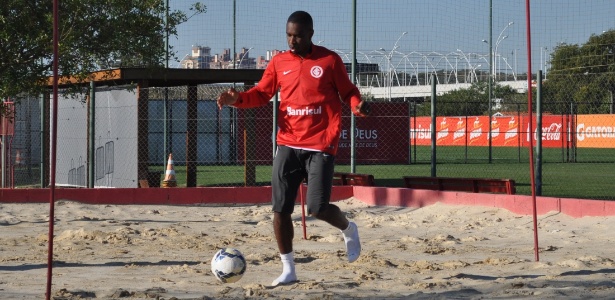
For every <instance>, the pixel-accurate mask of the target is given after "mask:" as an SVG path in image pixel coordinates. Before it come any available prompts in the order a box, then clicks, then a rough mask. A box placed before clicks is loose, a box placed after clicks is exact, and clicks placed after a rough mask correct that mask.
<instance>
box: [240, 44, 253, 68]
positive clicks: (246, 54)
mask: <svg viewBox="0 0 615 300" xmlns="http://www.w3.org/2000/svg"><path fill="white" fill-rule="evenodd" d="M253 48H254V47H250V48H248V50H247V51H246V52H244V53H242V54H241V59H240V60H239V68H240V69H244V68H243V65H242V64H241V63H242V62H243V59H244V58H245V57H246V56H248V52H250V50H252V49H253ZM244 49H245V48H244ZM249 66H250V63H249V61H248V67H249ZM246 69H249V68H246Z"/></svg>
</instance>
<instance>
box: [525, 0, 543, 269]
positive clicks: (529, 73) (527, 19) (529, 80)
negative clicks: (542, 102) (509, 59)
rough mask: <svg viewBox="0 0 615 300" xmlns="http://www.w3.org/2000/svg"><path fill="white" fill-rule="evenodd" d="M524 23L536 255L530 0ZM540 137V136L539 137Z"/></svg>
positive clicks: (536, 231) (536, 249)
mask: <svg viewBox="0 0 615 300" xmlns="http://www.w3.org/2000/svg"><path fill="white" fill-rule="evenodd" d="M525 23H526V27H527V34H526V37H527V87H528V93H527V114H528V119H529V120H528V122H529V125H530V126H529V127H530V141H529V142H530V143H529V150H530V183H531V186H532V205H533V207H532V208H533V218H534V256H535V258H536V261H539V256H538V218H537V216H536V178H535V176H534V138H533V134H532V111H533V110H532V33H531V30H530V0H526V1H525ZM539 138H540V137H539Z"/></svg>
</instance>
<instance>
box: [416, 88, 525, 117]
mask: <svg viewBox="0 0 615 300" xmlns="http://www.w3.org/2000/svg"><path fill="white" fill-rule="evenodd" d="M488 93H489V84H488V83H487V82H485V81H479V82H475V83H473V84H472V85H471V86H470V87H469V88H463V89H457V90H453V91H450V92H447V93H444V94H442V95H441V96H438V97H437V98H436V101H437V104H436V110H437V112H436V113H437V114H438V116H480V115H487V114H488V112H489V106H488V102H487V98H488V97H487V94H488ZM493 95H494V99H502V102H503V103H504V106H506V105H508V104H513V103H517V102H518V99H519V94H518V93H517V92H516V91H515V90H514V89H513V88H512V87H510V86H506V85H499V84H497V83H496V84H495V85H493ZM492 104H493V103H492ZM504 108H505V107H504ZM515 109H516V107H515ZM430 111H431V104H430V103H429V102H425V104H423V105H421V107H419V108H418V110H417V114H418V115H425V116H428V115H430ZM493 112H495V111H493Z"/></svg>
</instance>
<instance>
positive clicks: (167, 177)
mask: <svg viewBox="0 0 615 300" xmlns="http://www.w3.org/2000/svg"><path fill="white" fill-rule="evenodd" d="M176 186H177V181H176V180H175V170H174V169H173V153H170V154H169V160H168V161H167V170H166V172H165V174H164V180H163V181H162V187H176Z"/></svg>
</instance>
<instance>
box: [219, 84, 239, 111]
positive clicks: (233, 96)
mask: <svg viewBox="0 0 615 300" xmlns="http://www.w3.org/2000/svg"><path fill="white" fill-rule="evenodd" d="M238 98H239V92H237V91H236V90H235V89H234V88H230V89H228V91H225V92H223V93H222V94H220V96H218V101H217V102H218V109H222V107H224V106H225V105H233V104H235V102H237V99H238Z"/></svg>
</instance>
